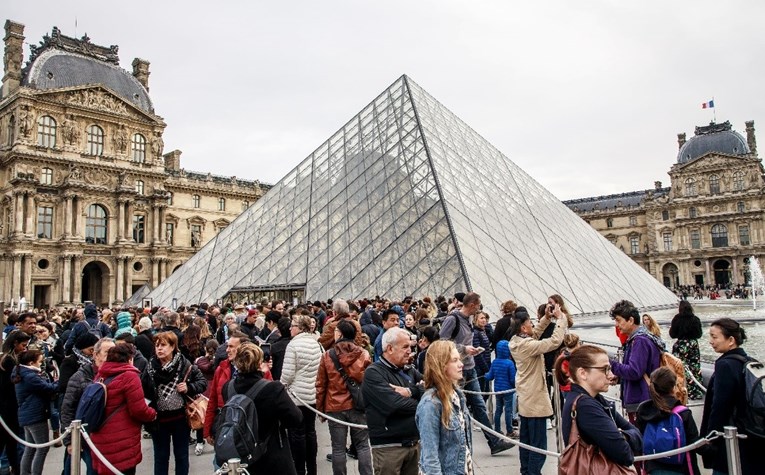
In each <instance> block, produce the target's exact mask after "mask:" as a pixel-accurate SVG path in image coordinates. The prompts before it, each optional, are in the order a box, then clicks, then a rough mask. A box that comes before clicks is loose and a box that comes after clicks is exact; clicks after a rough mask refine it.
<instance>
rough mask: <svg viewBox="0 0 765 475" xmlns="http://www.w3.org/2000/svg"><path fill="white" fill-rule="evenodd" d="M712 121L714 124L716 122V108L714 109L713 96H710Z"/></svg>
mask: <svg viewBox="0 0 765 475" xmlns="http://www.w3.org/2000/svg"><path fill="white" fill-rule="evenodd" d="M712 104H713V106H712V121H713V122H714V123H715V124H716V123H717V109H715V107H714V105H716V104H715V96H712Z"/></svg>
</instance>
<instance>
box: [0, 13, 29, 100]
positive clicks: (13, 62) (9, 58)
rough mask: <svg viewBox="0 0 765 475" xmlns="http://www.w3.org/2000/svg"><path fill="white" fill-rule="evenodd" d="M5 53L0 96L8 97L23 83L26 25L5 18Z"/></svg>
mask: <svg viewBox="0 0 765 475" xmlns="http://www.w3.org/2000/svg"><path fill="white" fill-rule="evenodd" d="M3 40H4V41H5V55H4V56H3V64H4V65H5V74H4V75H3V88H2V92H0V97H4V98H5V97H8V96H9V95H10V94H11V93H12V92H13V91H15V90H16V89H18V87H19V85H21V63H22V62H23V61H24V49H23V46H24V25H22V24H21V23H16V22H15V21H11V20H5V38H3Z"/></svg>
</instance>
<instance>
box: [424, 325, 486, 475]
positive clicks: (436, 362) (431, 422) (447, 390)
mask: <svg viewBox="0 0 765 475" xmlns="http://www.w3.org/2000/svg"><path fill="white" fill-rule="evenodd" d="M425 358H426V360H425V375H424V381H425V388H426V391H425V394H423V395H422V398H421V399H420V403H419V404H418V405H417V413H416V415H415V421H416V423H417V429H418V430H419V431H420V441H421V448H420V471H421V473H425V474H428V475H431V474H441V473H443V474H466V475H473V473H474V469H473V456H472V450H473V446H472V443H473V440H472V435H471V431H470V413H469V412H468V409H467V401H466V400H465V395H464V394H463V393H462V391H461V390H460V389H459V381H460V380H461V379H462V366H463V364H462V361H461V359H460V354H459V352H458V351H457V348H456V347H455V346H454V342H452V341H449V340H439V341H436V342H434V343H433V344H432V345H431V346H430V349H429V350H428V354H427V356H426V357H425Z"/></svg>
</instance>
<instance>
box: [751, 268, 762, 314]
mask: <svg viewBox="0 0 765 475" xmlns="http://www.w3.org/2000/svg"><path fill="white" fill-rule="evenodd" d="M749 277H750V280H751V284H752V308H753V309H754V310H757V293H758V292H759V293H762V292H763V290H765V277H763V276H762V268H761V267H760V261H759V259H757V258H756V257H755V256H752V257H750V258H749Z"/></svg>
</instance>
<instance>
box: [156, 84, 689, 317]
mask: <svg viewBox="0 0 765 475" xmlns="http://www.w3.org/2000/svg"><path fill="white" fill-rule="evenodd" d="M277 287H283V288H299V289H303V290H304V297H305V298H306V299H308V300H325V299H328V298H346V299H355V298H361V297H368V296H370V297H371V296H375V295H381V296H386V297H389V298H394V299H396V298H403V297H404V296H407V295H413V296H416V297H421V296H425V295H430V296H432V297H435V296H437V295H451V294H453V293H454V292H458V291H466V290H473V291H476V292H478V293H479V294H481V296H482V300H483V302H484V305H487V306H488V308H490V309H496V305H497V304H498V303H499V302H501V301H504V300H506V299H510V298H512V299H513V300H515V301H517V302H520V303H522V304H524V305H526V306H528V307H529V308H535V307H536V305H538V304H539V303H542V302H544V301H545V300H546V298H547V296H548V295H550V294H553V293H558V294H560V295H561V296H563V298H564V299H565V301H566V302H567V304H568V306H569V308H570V310H571V311H572V313H585V312H594V311H602V310H607V309H608V308H610V306H611V305H612V304H613V303H614V302H615V301H617V300H619V299H629V300H632V301H633V302H634V303H636V304H637V305H638V306H642V307H648V306H654V305H663V304H670V303H673V302H676V298H675V296H674V295H673V294H672V293H671V292H670V291H669V290H667V289H666V288H664V287H663V286H662V285H661V284H660V283H659V282H658V281H657V280H655V279H654V278H653V277H651V276H650V275H649V274H648V273H646V272H645V271H644V270H643V269H642V268H641V267H639V266H638V265H637V264H635V263H634V262H633V261H632V260H631V259H630V258H629V257H628V256H626V255H625V254H624V253H623V252H621V251H620V250H619V249H617V248H616V247H615V246H614V245H612V244H611V243H610V242H609V241H607V240H606V239H605V238H603V237H602V236H601V235H600V234H598V233H597V232H596V231H594V230H593V229H592V228H591V227H590V226H589V225H588V224H587V223H585V222H584V221H583V220H582V219H581V218H579V217H578V216H577V215H576V214H574V213H573V212H572V211H570V210H569V209H568V208H567V207H566V206H564V205H563V204H562V203H561V202H560V201H559V200H558V199H557V198H555V196H553V195H552V194H551V193H550V192H548V191H547V190H546V189H544V188H543V187H542V186H541V185H540V184H539V183H537V182H536V181H534V180H533V179H532V178H531V177H530V176H529V175H527V174H526V173H525V172H524V171H523V170H521V169H520V168H519V167H518V166H517V165H515V164H514V163H513V162H511V161H510V160H509V159H508V158H507V157H505V156H504V155H503V154H502V153H500V152H499V151H498V150H497V149H496V148H494V147H493V146H492V145H491V144H490V143H489V142H488V141H486V140H485V139H484V138H483V137H481V136H480V135H479V134H478V133H476V132H475V131H474V130H473V129H471V128H470V127H469V126H467V125H466V124H465V123H464V122H462V120H460V119H459V118H458V117H457V116H455V115H454V114H453V113H452V112H450V111H449V110H448V109H447V108H446V107H444V106H443V105H441V104H440V103H439V102H438V101H437V100H435V99H434V98H433V97H432V96H430V95H429V94H428V93H427V92H426V91H425V90H423V89H422V88H421V87H420V86H418V85H417V84H415V83H414V81H412V80H411V79H410V78H408V77H407V76H402V77H401V78H399V79H398V80H397V81H396V82H394V83H393V84H392V85H391V86H390V87H389V88H388V89H386V90H385V91H384V92H383V93H382V94H380V95H379V96H378V97H377V98H376V99H375V100H374V101H372V103H371V104H369V105H368V106H367V107H365V108H364V109H363V110H362V111H361V112H360V113H359V114H358V115H357V116H355V117H354V118H353V119H351V120H350V121H349V122H348V123H347V124H345V126H343V128H342V129H340V130H339V131H337V132H336V133H335V134H334V135H333V136H332V137H330V139H329V140H327V141H326V142H324V143H323V144H322V145H321V146H320V147H319V148H318V149H316V151H314V152H313V153H312V154H311V155H310V156H309V157H308V158H306V159H305V160H303V162H302V163H300V164H299V165H298V166H297V167H296V168H295V169H294V170H292V171H291V172H290V173H289V174H288V175H287V176H285V177H284V178H283V179H282V180H281V181H280V182H279V183H277V184H276V185H275V186H274V187H273V188H272V189H271V190H270V191H269V192H268V193H267V194H266V195H265V196H263V197H262V198H261V199H260V200H258V201H257V202H256V203H255V204H254V205H253V206H251V207H250V208H249V209H248V210H247V211H245V212H244V213H242V215H240V216H239V217H238V218H237V219H236V220H235V221H234V222H233V223H231V224H230V225H229V226H228V227H227V228H225V229H224V230H222V231H221V232H220V233H219V234H218V236H217V237H216V238H215V239H213V240H212V241H210V242H209V243H208V244H207V245H206V246H204V247H203V248H202V249H201V250H200V251H199V252H198V253H197V254H196V255H194V256H193V257H192V258H191V259H189V261H188V262H186V263H185V264H184V265H183V266H182V267H181V268H180V269H178V270H177V271H176V272H175V273H174V274H173V275H172V276H170V277H169V278H168V279H167V280H165V281H164V282H163V283H162V284H161V285H159V286H158V287H157V288H156V289H155V290H154V291H153V292H152V293H151V295H150V297H151V298H152V299H153V302H154V304H155V305H170V303H171V301H172V299H177V300H176V301H177V302H178V303H187V304H191V303H196V302H202V301H206V302H214V301H216V300H217V299H219V298H223V297H224V296H225V295H227V294H229V293H230V292H232V291H234V292H236V291H237V290H243V289H257V288H277Z"/></svg>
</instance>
